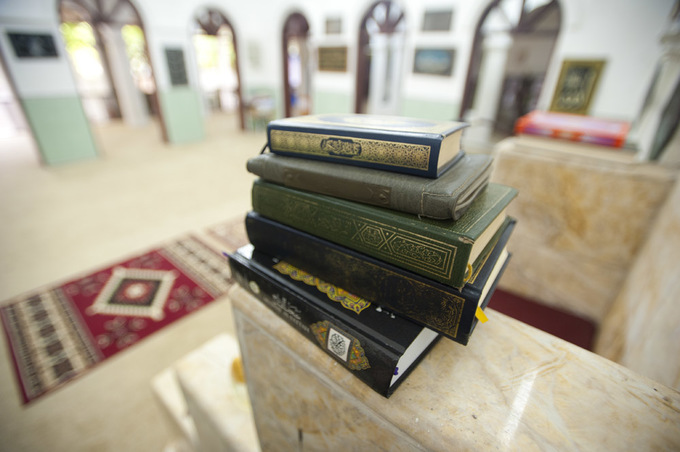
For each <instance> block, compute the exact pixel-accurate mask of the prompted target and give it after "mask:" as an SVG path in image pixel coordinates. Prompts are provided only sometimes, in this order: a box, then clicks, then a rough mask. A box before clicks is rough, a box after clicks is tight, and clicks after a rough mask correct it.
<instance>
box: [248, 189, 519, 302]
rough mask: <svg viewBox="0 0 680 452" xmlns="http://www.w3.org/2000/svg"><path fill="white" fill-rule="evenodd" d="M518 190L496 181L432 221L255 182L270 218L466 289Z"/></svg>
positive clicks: (259, 203) (256, 206)
mask: <svg viewBox="0 0 680 452" xmlns="http://www.w3.org/2000/svg"><path fill="white" fill-rule="evenodd" d="M516 195H517V190H515V189H514V188H512V187H507V186H504V185H500V184H493V183H490V184H489V185H488V186H487V188H486V189H484V191H482V193H480V194H479V195H478V196H477V198H476V199H475V201H474V202H473V203H472V206H470V209H469V210H468V211H467V213H466V214H465V215H463V216H462V217H461V218H460V219H459V220H457V221H454V220H432V219H428V218H419V217H418V216H417V215H412V214H407V213H403V212H397V211H394V210H389V209H384V208H382V207H375V206H371V205H366V204H361V203H356V202H352V201H347V200H344V199H340V198H334V197H330V196H325V195H320V194H317V193H310V192H306V191H302V190H296V189H291V188H287V187H284V186H282V185H278V184H272V183H269V182H266V181H264V180H262V179H258V180H256V181H255V182H254V183H253V191H252V203H253V210H254V211H256V212H258V213H259V214H261V215H262V216H264V217H267V218H270V219H272V220H275V221H279V222H281V223H283V224H286V225H288V226H291V227H293V228H297V229H300V230H301V231H305V232H308V233H309V234H312V235H315V236H318V237H321V238H324V239H326V240H329V241H331V242H333V243H337V244H339V245H342V246H345V247H347V248H350V249H352V250H355V251H359V252H361V253H364V254H367V255H369V256H371V257H374V258H376V259H380V260H384V261H385V262H388V263H390V264H392V265H395V266H397V267H400V268H404V269H406V270H410V271H412V272H414V273H416V274H419V275H422V276H425V277H428V278H431V279H433V280H435V281H438V282H441V283H443V284H446V285H449V286H452V287H456V288H459V289H460V288H462V287H463V286H464V285H465V282H466V277H469V276H470V275H472V274H473V273H474V271H475V270H476V269H477V268H478V267H479V265H480V259H479V257H480V256H481V255H482V253H483V251H484V249H485V248H486V246H487V245H488V244H489V242H490V241H491V240H492V238H493V236H494V235H495V233H496V232H497V231H498V230H499V229H500V228H501V226H502V225H503V222H504V221H505V219H506V217H507V214H506V207H507V206H508V204H509V203H510V202H511V201H512V199H513V198H514V197H515V196H516Z"/></svg>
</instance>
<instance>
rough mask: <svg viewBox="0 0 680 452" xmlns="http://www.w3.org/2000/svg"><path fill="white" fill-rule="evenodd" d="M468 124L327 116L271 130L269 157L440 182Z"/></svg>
mask: <svg viewBox="0 0 680 452" xmlns="http://www.w3.org/2000/svg"><path fill="white" fill-rule="evenodd" d="M466 126H467V124H466V123H462V122H454V121H434V120H428V119H416V118H406V117H399V116H379V115H367V114H324V115H308V116H298V117H293V118H283V119H276V120H273V121H270V122H269V124H268V125H267V144H268V146H269V149H270V151H271V152H274V153H276V154H283V155H288V156H293V157H303V158H308V159H317V160H326V161H332V162H336V163H343V164H347V165H353V166H362V167H368V168H375V169H381V170H386V171H395V172H398V173H405V174H413V175H415V176H423V177H430V178H436V177H438V176H439V175H440V174H441V172H442V171H444V170H445V169H446V168H448V167H449V166H451V165H453V164H454V163H455V162H456V160H457V159H458V158H460V157H462V155H463V152H462V150H461V148H460V139H461V135H462V132H463V129H464V128H465V127H466Z"/></svg>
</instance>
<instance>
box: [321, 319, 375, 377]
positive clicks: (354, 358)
mask: <svg viewBox="0 0 680 452" xmlns="http://www.w3.org/2000/svg"><path fill="white" fill-rule="evenodd" d="M310 328H311V330H312V332H313V333H314V336H315V337H316V340H317V341H318V342H319V344H321V346H323V347H326V342H327V340H328V333H329V331H330V328H331V323H330V322H329V321H328V320H324V321H321V322H317V323H313V324H311V325H310ZM346 362H347V367H348V368H350V369H351V370H366V369H370V367H371V364H370V363H369V362H368V358H366V354H365V352H364V348H363V347H362V346H361V342H359V341H358V340H357V339H354V338H351V345H350V348H349V351H348V354H347V361H346Z"/></svg>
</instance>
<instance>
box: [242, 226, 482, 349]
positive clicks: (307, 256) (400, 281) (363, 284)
mask: <svg viewBox="0 0 680 452" xmlns="http://www.w3.org/2000/svg"><path fill="white" fill-rule="evenodd" d="M246 232H247V234H248V238H249V239H250V242H251V243H252V244H253V246H255V248H256V249H258V250H260V251H262V252H264V253H266V254H269V255H272V256H276V257H278V258H280V259H282V260H285V261H286V262H289V263H290V264H292V265H295V266H297V267H299V268H301V269H303V270H304V269H307V270H308V271H313V272H314V274H315V275H316V276H318V277H319V278H321V279H325V280H326V281H328V282H331V283H333V284H335V285H337V286H339V287H342V288H343V289H345V290H347V291H349V292H351V293H354V294H355V295H358V296H361V297H364V298H366V299H369V300H375V302H376V303H378V304H379V305H382V306H384V307H385V308H388V309H392V310H394V312H396V313H398V314H401V315H402V316H403V317H407V318H410V319H411V320H413V321H414V322H416V323H419V324H421V325H423V326H426V327H428V328H430V329H432V330H434V331H437V332H438V333H441V334H442V335H444V336H446V337H448V338H450V339H452V340H454V341H456V342H459V343H462V344H466V343H467V341H468V338H469V332H470V331H471V329H472V326H473V322H474V317H475V311H476V309H477V303H478V298H479V295H480V294H479V293H478V292H461V291H458V290H456V289H454V288H451V287H448V286H445V285H441V284H437V283H435V282H434V281H430V280H427V279H426V278H423V277H419V276H418V275H412V274H409V273H408V272H404V271H403V270H401V269H399V268H398V267H394V266H390V265H389V264H385V263H384V262H382V261H379V260H377V259H372V258H371V257H370V256H365V255H361V254H360V253H356V252H353V251H352V250H350V249H346V248H343V247H340V246H337V245H335V244H333V243H331V242H329V241H326V240H322V239H319V238H318V237H315V236H313V235H311V234H305V233H304V232H301V231H299V230H297V229H294V228H291V227H287V226H285V225H283V224H281V223H278V222H276V221H272V220H269V219H267V218H264V217H262V216H261V215H257V214H253V213H249V214H248V215H247V216H246Z"/></svg>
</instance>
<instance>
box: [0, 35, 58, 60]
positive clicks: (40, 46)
mask: <svg viewBox="0 0 680 452" xmlns="http://www.w3.org/2000/svg"><path fill="white" fill-rule="evenodd" d="M7 36H8V37H9V40H10V42H11V43H12V48H13V49H14V54H15V55H16V56H17V58H49V57H56V56H58V54H57V47H56V46H55V45H54V37H53V36H52V35H51V34H48V33H20V32H8V33H7Z"/></svg>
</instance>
